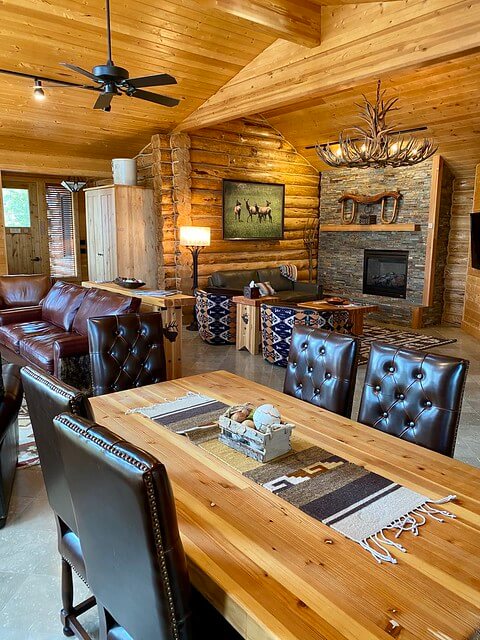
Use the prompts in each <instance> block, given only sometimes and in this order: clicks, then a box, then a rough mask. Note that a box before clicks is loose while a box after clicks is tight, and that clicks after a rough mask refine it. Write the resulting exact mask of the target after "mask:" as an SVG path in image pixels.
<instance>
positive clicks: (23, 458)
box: [17, 399, 40, 467]
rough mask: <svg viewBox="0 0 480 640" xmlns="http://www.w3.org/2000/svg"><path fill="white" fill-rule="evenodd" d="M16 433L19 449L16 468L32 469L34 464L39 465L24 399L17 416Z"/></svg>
mask: <svg viewBox="0 0 480 640" xmlns="http://www.w3.org/2000/svg"><path fill="white" fill-rule="evenodd" d="M18 432H19V447H18V462H17V467H33V466H34V465H36V464H40V460H39V458H38V452H37V447H36V445H35V438H34V436H33V429H32V423H31V422H30V416H29V415H28V409H27V403H26V402H25V399H24V400H23V402H22V406H21V407H20V413H19V414H18Z"/></svg>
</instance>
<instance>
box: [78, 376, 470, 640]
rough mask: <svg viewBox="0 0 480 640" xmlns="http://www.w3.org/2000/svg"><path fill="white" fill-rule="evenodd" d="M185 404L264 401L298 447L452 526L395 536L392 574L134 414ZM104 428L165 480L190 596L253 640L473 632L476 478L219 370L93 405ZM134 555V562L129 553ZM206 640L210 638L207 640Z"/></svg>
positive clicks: (444, 637) (354, 639) (454, 636)
mask: <svg viewBox="0 0 480 640" xmlns="http://www.w3.org/2000/svg"><path fill="white" fill-rule="evenodd" d="M187 391H194V392H199V393H202V394H206V395H208V396H210V397H212V398H216V399H218V400H220V401H222V402H224V403H227V404H238V403H241V402H247V401H248V402H251V403H253V404H254V405H260V404H263V403H266V402H269V403H273V404H274V405H276V406H277V407H278V408H279V409H280V411H281V414H282V417H283V418H284V419H285V420H288V421H289V422H292V423H294V424H295V428H296V430H297V431H298V433H299V434H301V437H302V438H303V439H304V440H307V441H308V442H311V444H312V445H317V446H319V447H322V448H324V449H326V450H328V451H329V452H331V453H332V454H335V455H338V456H341V457H342V458H345V459H347V460H349V461H350V462H353V463H355V464H357V465H361V466H364V467H365V468H366V469H368V470H370V471H373V472H376V473H378V474H380V475H382V476H384V477H386V478H389V479H391V480H392V481H394V482H397V483H400V484H402V485H403V486H405V487H408V488H410V489H413V490H415V491H418V492H420V493H422V494H424V495H426V496H428V497H429V498H431V499H438V498H442V497H444V496H448V495H449V494H455V495H456V496H457V498H456V500H454V501H452V502H450V503H448V504H447V505H446V508H447V509H448V510H449V511H451V512H452V513H454V514H455V515H456V516H457V517H456V519H454V520H450V519H449V520H448V521H446V522H443V523H442V522H436V521H434V520H431V519H429V520H428V522H427V523H426V524H425V525H424V526H423V527H421V528H420V529H419V535H418V536H416V537H415V536H413V535H412V534H411V533H408V532H405V533H403V534H402V537H401V541H402V544H403V545H404V546H405V547H406V549H407V553H402V552H401V551H399V550H396V549H393V551H392V553H393V554H394V555H395V557H396V558H397V559H398V564H377V563H376V562H375V560H374V559H373V558H372V557H371V556H370V554H368V553H367V552H366V551H365V550H364V549H362V548H361V547H360V545H358V544H357V543H355V542H353V541H351V540H349V539H347V538H345V537H343V536H342V535H341V534H340V533H337V532H336V531H335V530H334V529H332V528H330V527H328V526H326V525H324V524H322V523H321V522H320V521H318V520H315V519H314V518H312V517H311V516H309V515H307V514H305V513H303V512H302V511H301V510H300V509H298V508H297V507H295V506H293V505H291V504H289V503H288V502H286V501H285V500H283V499H282V498H280V497H279V496H277V495H275V494H273V493H271V492H270V491H268V490H267V489H265V488H264V487H262V486H261V485H258V484H256V483H255V482H253V481H252V480H250V479H249V478H246V477H245V476H243V475H241V474H240V473H239V472H237V471H236V470H235V469H233V468H232V467H230V466H228V465H227V464H226V463H224V462H223V461H221V460H220V459H218V458H216V457H214V456H213V455H212V454H210V453H209V452H207V451H205V450H204V449H202V448H201V447H199V446H196V445H195V444H193V443H192V442H190V441H189V440H188V439H187V438H185V437H184V436H181V435H178V434H175V433H173V432H172V431H170V430H168V429H167V428H165V427H163V426H160V425H158V424H156V423H155V422H154V421H153V420H151V419H149V418H146V417H145V416H143V415H141V414H138V413H133V414H132V413H131V414H128V415H126V413H125V412H126V411H127V410H128V409H133V408H137V407H142V406H148V405H151V404H155V403H158V402H164V401H166V400H173V399H175V398H178V397H180V396H182V395H184V394H185V393H186V392H187ZM91 403H92V406H93V409H94V413H95V417H96V420H97V422H98V423H100V424H101V425H104V426H106V427H108V428H110V429H111V430H112V431H114V432H115V433H116V434H118V436H120V437H121V438H125V439H127V440H129V441H130V442H132V443H133V444H135V445H137V446H139V447H141V448H143V449H144V450H146V451H148V452H150V453H151V454H153V455H154V456H156V457H157V458H158V459H159V460H161V461H162V462H163V463H164V464H165V466H166V468H167V471H168V474H169V477H170V480H171V482H172V486H173V491H174V495H175V501H176V507H177V513H178V522H179V528H180V532H181V537H182V541H183V545H184V548H185V552H186V556H187V559H188V563H189V570H190V575H191V580H192V583H193V584H194V585H195V586H196V587H197V588H198V589H199V590H200V591H201V592H202V593H203V594H204V595H205V596H206V597H207V598H208V599H209V600H210V601H211V602H212V603H213V604H214V605H215V607H216V608H217V609H218V610H219V611H220V612H221V613H222V615H223V616H224V617H225V618H226V619H227V620H228V621H229V622H230V623H231V624H232V625H233V626H234V627H235V628H236V629H237V631H238V632H239V633H240V634H241V635H242V636H243V637H244V638H248V639H249V640H267V639H268V640H274V639H275V640H314V639H315V640H321V639H322V640H345V639H349V640H367V639H368V640H370V639H383V640H388V639H391V638H400V639H401V640H419V639H429V640H469V639H470V638H473V637H475V639H476V638H477V636H474V635H473V634H474V633H475V631H476V630H479V629H480V469H477V468H475V467H472V466H470V465H467V464H464V463H462V462H459V461H458V460H454V459H451V458H448V457H446V456H443V455H440V454H437V453H434V452H431V451H428V450H427V449H424V448H421V447H419V446H416V445H414V444H410V443H408V442H405V441H403V440H400V439H397V438H394V437H393V436H389V435H387V434H384V433H382V432H380V431H377V430H375V429H372V428H370V427H367V426H364V425H361V424H359V423H357V422H354V421H352V420H348V419H346V418H343V417H341V416H339V415H336V414H333V413H330V412H328V411H325V410H322V409H319V408H317V407H315V406H313V405H310V404H308V403H306V402H303V401H301V400H298V399H296V398H293V397H290V396H287V395H285V394H283V393H281V392H278V391H274V390H272V389H269V388H267V387H265V386H262V385H260V384H256V383H254V382H252V381H250V380H246V379H244V378H241V377H239V376H236V375H234V374H232V373H228V372H226V371H215V372H210V373H205V374H201V375H196V376H191V377H186V378H179V379H177V380H174V381H169V382H164V383H160V384H155V385H151V386H147V387H143V388H138V389H134V390H130V391H122V392H119V393H113V394H110V395H105V396H99V397H96V398H92V399H91ZM132 552H133V550H132ZM205 637H208V636H205Z"/></svg>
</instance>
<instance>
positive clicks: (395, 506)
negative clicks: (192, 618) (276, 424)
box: [127, 393, 455, 564]
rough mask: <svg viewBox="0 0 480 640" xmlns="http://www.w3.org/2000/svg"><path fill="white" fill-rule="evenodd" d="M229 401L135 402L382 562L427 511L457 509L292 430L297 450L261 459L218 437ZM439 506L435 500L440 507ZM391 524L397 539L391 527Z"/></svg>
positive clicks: (439, 516)
mask: <svg viewBox="0 0 480 640" xmlns="http://www.w3.org/2000/svg"><path fill="white" fill-rule="evenodd" d="M227 408H228V405H226V404H224V403H222V402H219V401H218V400H215V399H214V398H209V397H208V396H204V395H200V394H194V393H188V394H187V395H185V396H183V397H181V398H178V399H176V400H173V401H167V402H164V403H161V404H156V405H153V406H151V407H142V408H139V409H131V410H130V411H128V412H127V413H141V414H142V415H145V416H147V417H148V418H151V419H152V420H154V421H155V422H156V423H157V424H160V425H162V426H164V427H166V428H168V429H170V430H171V431H174V432H175V433H179V434H181V435H185V436H187V437H188V438H189V439H190V440H191V441H192V442H193V443H195V444H197V445H198V446H200V447H202V448H203V449H205V450H206V451H208V452H209V453H211V454H212V455H214V456H216V457H217V458H219V459H220V460H222V462H224V463H226V464H228V465H229V466H231V467H233V468H234V469H236V470H237V471H239V472H240V473H242V474H243V475H244V476H246V477H247V478H250V479H251V480H253V481H254V482H256V483H258V484H260V485H262V486H263V487H265V489H268V490H269V491H271V492H272V493H275V494H276V495H278V496H280V497H281V498H283V499H284V500H286V501H287V502H289V503H290V504H292V505H294V506H296V507H298V508H299V509H300V510H301V511H303V512H304V513H307V514H308V515H310V516H312V517H313V518H315V519H316V520H320V521H321V522H323V523H324V524H326V525H328V526H329V527H332V529H335V531H338V532H339V533H341V534H343V535H344V536H345V537H347V538H349V539H350V540H353V541H354V542H357V543H358V544H359V545H360V546H361V547H363V548H364V549H365V550H366V551H368V552H369V553H370V554H371V555H372V556H373V557H374V558H375V560H377V562H391V563H394V564H395V563H396V562H397V560H396V559H395V558H394V556H392V554H391V553H390V550H389V547H396V548H397V549H399V550H400V551H403V552H405V551H406V549H405V548H404V547H403V546H402V545H401V544H400V543H399V542H398V541H397V540H398V538H399V536H400V535H401V534H402V533H403V532H405V531H409V532H411V533H412V534H413V535H415V536H416V535H418V529H419V527H420V526H422V525H423V524H425V523H426V521H427V518H433V519H434V520H437V521H439V522H443V521H444V519H445V518H454V517H455V516H454V515H453V514H452V513H449V512H448V511H445V510H443V509H439V508H438V505H441V504H443V503H445V502H449V501H451V500H454V499H455V496H453V495H450V496H446V497H445V498H443V499H441V500H430V499H429V498H428V497H427V496H424V495H422V494H420V493H417V492H415V491H412V490H411V489H407V488H406V487H403V486H402V485H400V484H397V483H395V482H392V481H391V480H388V479H387V478H384V477H382V476H380V475H378V474H377V473H372V472H370V471H367V470H366V469H365V468H364V467H361V466H359V465H356V464H353V463H351V462H348V460H344V459H343V458H340V457H339V456H336V455H333V454H331V453H329V452H328V451H326V450H325V449H322V448H320V447H316V446H311V444H310V443H308V442H306V441H305V440H303V439H302V438H301V437H299V436H297V434H296V433H295V430H294V431H293V433H292V451H291V452H290V453H287V454H286V455H284V456H282V457H281V458H277V459H275V460H272V461H271V462H266V463H262V462H258V461H257V460H253V459H252V458H249V457H247V456H245V455H244V454H242V453H240V452H238V451H235V450H234V449H231V448H230V447H228V446H227V445H225V444H223V443H221V442H219V440H218V435H219V433H220V428H219V427H218V425H217V424H216V421H217V420H218V418H219V416H220V415H221V414H222V413H223V412H224V411H225V409H227ZM434 505H435V506H434ZM387 531H391V532H392V533H393V539H391V538H388V537H387V536H386V535H385V533H386V532H387Z"/></svg>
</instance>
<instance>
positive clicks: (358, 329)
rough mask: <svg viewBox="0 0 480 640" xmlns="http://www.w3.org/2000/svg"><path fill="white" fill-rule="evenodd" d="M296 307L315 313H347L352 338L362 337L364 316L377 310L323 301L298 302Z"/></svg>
mask: <svg viewBox="0 0 480 640" xmlns="http://www.w3.org/2000/svg"><path fill="white" fill-rule="evenodd" d="M297 307H302V308H305V309H315V310H316V311H347V312H348V314H349V315H350V319H351V321H352V325H353V326H352V334H353V335H354V336H361V335H363V320H364V317H365V315H366V314H367V313H371V312H372V311H377V310H378V307H377V305H375V304H353V303H352V304H331V303H329V302H326V301H325V300H314V301H312V302H298V303H297Z"/></svg>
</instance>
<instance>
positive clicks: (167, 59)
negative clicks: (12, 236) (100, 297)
mask: <svg viewBox="0 0 480 640" xmlns="http://www.w3.org/2000/svg"><path fill="white" fill-rule="evenodd" d="M111 10H112V37H113V59H114V61H115V63H116V64H117V65H119V66H122V67H126V68H127V69H128V70H129V72H130V76H131V77H135V76H139V75H148V74H153V73H157V72H164V71H166V72H168V73H171V74H173V75H174V76H175V77H176V78H177V81H178V85H177V86H173V87H167V88H166V89H167V90H165V91H163V93H165V94H167V95H171V96H174V97H179V98H181V100H182V101H181V103H180V105H179V106H178V107H175V108H173V109H168V108H165V107H161V106H157V105H153V104H151V103H148V102H143V101H141V100H135V99H133V98H126V97H124V96H122V97H120V98H116V99H115V100H114V102H113V105H112V111H111V113H104V112H102V111H98V110H97V111H94V110H93V109H92V106H93V102H94V99H95V95H94V94H91V93H90V92H88V91H82V90H80V89H58V88H55V89H52V90H50V91H47V90H46V94H47V99H46V100H44V101H43V102H41V103H39V102H36V101H34V100H33V99H32V89H31V87H32V85H33V82H32V81H30V80H28V79H21V78H14V77H9V76H3V75H2V76H0V81H1V82H2V91H1V92H0V167H1V168H3V169H10V170H22V169H23V170H29V171H40V172H41V171H42V170H43V171H45V172H59V171H62V170H63V171H72V173H77V174H78V173H88V174H89V175H96V174H104V173H105V172H106V171H108V165H109V160H110V159H111V158H112V157H125V156H127V157H129V156H132V155H135V153H137V152H138V151H139V149H140V148H141V147H142V146H143V145H145V144H146V143H148V142H149V140H150V137H151V136H152V135H153V134H154V133H158V132H159V131H162V130H163V131H166V130H169V129H172V128H173V127H174V126H175V125H176V124H178V123H179V122H181V121H182V120H183V119H184V118H185V117H186V116H187V115H188V114H189V113H191V112H192V111H194V110H195V109H196V108H197V107H199V106H200V105H201V104H202V103H203V102H204V101H205V100H206V99H207V98H208V97H210V96H211V95H213V94H214V93H215V92H216V91H217V90H218V89H219V88H220V87H221V86H223V85H224V84H225V83H226V82H227V81H228V80H229V79H230V78H232V77H233V76H235V75H236V74H237V73H238V72H239V71H240V70H241V69H242V68H243V67H244V66H245V65H247V64H248V63H249V62H250V61H251V60H253V59H254V58H255V57H256V56H257V55H258V54H259V53H260V52H261V51H263V50H264V49H265V48H266V47H267V46H269V45H270V44H271V43H272V42H273V41H274V40H275V36H274V35H272V34H269V33H267V32H265V30H263V31H262V30H256V29H255V28H254V27H253V26H252V24H251V23H250V22H247V21H246V20H243V19H241V18H238V17H235V16H231V15H228V14H223V13H222V14H220V13H212V12H211V11H209V10H208V9H202V8H201V7H200V6H199V5H198V4H197V3H196V2H194V1H193V0H168V1H165V0H112V7H111ZM0 17H1V20H0V38H1V41H2V45H1V47H0V67H1V68H4V69H10V70H16V71H21V72H24V73H31V74H36V73H38V74H39V75H43V76H47V77H52V78H55V79H58V80H62V79H64V80H69V81H73V82H82V80H81V76H77V75H75V74H73V73H71V72H70V71H67V70H65V69H62V67H59V65H58V63H59V62H70V63H73V64H76V65H79V66H81V67H84V68H86V69H91V68H92V67H93V66H94V65H96V64H104V62H105V59H106V52H105V46H106V45H105V14H104V0H55V2H49V1H48V0H2V2H1V3H0ZM27 164H28V165H29V166H28V167H27V166H26V165H27Z"/></svg>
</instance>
